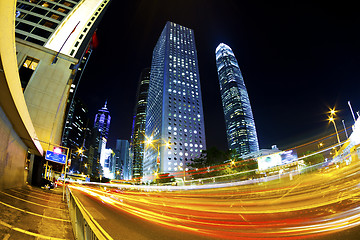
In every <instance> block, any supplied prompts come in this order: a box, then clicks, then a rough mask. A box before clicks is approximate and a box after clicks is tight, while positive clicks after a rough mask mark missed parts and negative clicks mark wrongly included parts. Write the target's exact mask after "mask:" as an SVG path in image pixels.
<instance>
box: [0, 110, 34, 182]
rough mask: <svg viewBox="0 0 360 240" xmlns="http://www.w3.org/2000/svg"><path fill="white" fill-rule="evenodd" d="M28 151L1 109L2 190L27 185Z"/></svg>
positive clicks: (0, 159)
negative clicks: (26, 165)
mask: <svg viewBox="0 0 360 240" xmlns="http://www.w3.org/2000/svg"><path fill="white" fill-rule="evenodd" d="M27 149H28V147H27V146H26V145H25V144H24V143H23V141H22V140H21V139H20V137H19V136H18V135H17V134H16V132H15V131H14V129H13V127H12V125H11V123H10V121H9V119H8V118H7V117H6V115H5V113H4V111H3V110H2V108H1V107H0V189H5V188H10V187H21V186H24V185H25V181H26V178H27V170H25V162H26V155H27Z"/></svg>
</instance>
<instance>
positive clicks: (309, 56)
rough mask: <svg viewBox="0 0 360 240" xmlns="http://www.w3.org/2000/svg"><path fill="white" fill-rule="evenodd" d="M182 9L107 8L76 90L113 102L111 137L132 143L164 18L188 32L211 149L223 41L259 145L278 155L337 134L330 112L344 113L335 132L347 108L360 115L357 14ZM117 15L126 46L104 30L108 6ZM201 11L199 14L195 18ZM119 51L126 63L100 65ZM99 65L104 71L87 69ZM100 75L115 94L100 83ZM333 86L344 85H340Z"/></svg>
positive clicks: (254, 7) (299, 7) (251, 6)
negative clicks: (142, 83)
mask: <svg viewBox="0 0 360 240" xmlns="http://www.w3.org/2000/svg"><path fill="white" fill-rule="evenodd" d="M187 3H188V7H185V6H186V4H183V5H180V4H176V3H167V2H162V1H160V2H159V3H158V4H153V5H151V4H150V3H146V2H142V1H138V2H134V3H126V4H120V3H116V2H112V3H111V4H112V5H111V6H112V7H111V8H109V9H108V12H109V14H106V15H105V16H104V18H103V22H102V23H101V24H100V25H99V28H98V37H99V47H98V49H96V50H95V52H94V54H93V56H92V58H91V59H90V62H89V68H88V69H87V71H85V73H84V79H86V81H87V82H86V86H85V85H82V86H81V84H80V87H79V91H80V92H83V93H85V92H86V91H88V90H89V89H92V88H101V91H99V95H98V96H94V95H91V97H90V96H88V97H87V96H85V98H86V101H87V102H88V103H89V105H96V101H97V100H98V101H102V100H103V99H105V98H115V100H114V101H115V102H111V104H114V106H111V109H116V111H115V112H114V113H113V119H114V121H115V122H117V123H118V124H116V125H117V126H114V125H113V126H112V129H111V134H113V137H112V138H111V139H115V138H117V137H120V138H123V139H129V138H130V134H131V124H132V110H133V108H134V102H135V92H136V90H135V89H136V84H137V79H138V75H139V73H140V72H141V69H143V68H144V67H147V66H149V65H150V62H151V51H152V49H153V47H154V46H155V43H156V40H157V37H158V36H156V33H158V32H160V31H161V28H162V26H163V24H164V23H165V22H166V21H168V20H173V21H174V22H178V23H179V24H181V25H184V26H189V27H190V28H193V29H194V31H195V33H196V36H195V37H196V44H197V46H196V47H197V48H198V54H199V56H198V57H199V72H200V76H201V81H202V88H203V89H202V90H203V101H204V117H205V128H206V129H211V131H207V132H209V134H207V143H208V144H207V145H208V147H211V146H217V147H219V148H220V149H223V150H225V149H226V148H227V146H226V145H227V144H226V134H225V122H224V117H223V114H222V106H221V97H220V93H218V92H219V91H218V89H219V85H218V80H217V73H216V64H215V61H214V49H215V48H216V46H217V45H218V44H219V43H220V42H226V43H227V44H229V46H231V47H232V49H233V50H234V54H235V56H237V59H238V62H239V66H240V68H241V70H242V74H243V76H244V79H246V86H247V90H248V92H249V95H250V96H251V99H252V101H251V104H252V110H253V114H254V119H255V124H256V128H257V133H258V139H259V145H260V148H270V146H271V145H273V144H277V145H278V147H279V148H283V147H288V146H289V145H292V146H294V144H296V143H297V142H299V141H300V142H304V141H306V140H308V139H309V138H312V137H314V136H318V135H324V134H326V133H329V132H333V129H332V126H331V125H329V124H328V122H327V120H326V119H327V116H326V112H327V111H328V108H330V107H331V108H333V107H334V106H336V107H337V109H339V110H341V111H340V112H338V114H339V119H338V125H339V129H341V122H340V121H341V119H345V123H346V125H347V126H350V124H352V123H353V121H352V120H351V113H350V111H349V109H348V106H347V101H348V100H350V101H351V102H352V105H353V108H354V110H355V111H358V109H359V99H358V97H357V94H356V91H355V89H356V88H357V87H358V84H359V83H358V81H356V77H357V76H358V75H359V70H358V69H357V67H356V66H357V63H358V57H357V56H358V55H359V52H360V50H359V47H358V46H357V43H356V42H357V40H359V34H358V33H357V32H356V31H355V26H356V23H357V22H358V17H356V16H357V15H356V14H355V12H354V11H353V10H352V9H349V8H348V7H345V6H340V7H339V6H335V5H331V4H328V5H327V6H325V7H324V6H320V5H316V4H311V5H306V4H294V3H287V4H285V5H280V4H270V3H253V2H251V1H249V2H246V1H245V2H243V3H237V2H234V1H225V2H224V4H222V5H217V4H215V3H214V2H212V1H210V2H206V8H202V6H203V4H205V3H204V2H201V1H199V2H196V3H190V2H187ZM228 6H231V8H228ZM120 8H122V9H123V11H124V14H123V15H122V16H121V19H120V20H121V21H120V22H121V26H122V31H123V32H125V33H126V34H127V38H122V39H119V38H114V37H113V34H112V33H111V31H110V30H109V27H108V26H109V23H110V22H112V21H114V9H117V10H119V9H120ZM185 9H189V10H186V11H187V14H186V16H185V15H184V14H182V13H183V12H184V11H185ZM200 9H201V11H202V12H201V14H197V13H198V11H200ZM154 13H156V14H154ZM224 16H226V18H225V17H224ZM234 29H236V30H234ZM116 46H127V47H126V48H125V49H124V48H123V49H122V56H126V57H124V58H123V59H118V61H114V62H107V63H106V64H105V63H104V61H103V59H116V54H115V53H116V51H113V50H111V49H114V47H116ZM135 49H136V50H135ZM101 59H102V60H101ZM123 60H126V61H123ZM119 65H121V66H124V68H123V69H124V70H123V71H121V72H120V71H118V70H117V69H118V66H119ZM97 67H99V68H103V69H107V71H106V72H95V71H93V70H92V69H96V68H97ZM99 78H102V79H104V81H108V82H109V85H111V84H114V87H112V88H111V89H109V88H108V87H107V85H106V84H104V85H102V86H98V85H96V79H99ZM113 79H117V80H116V81H117V82H119V83H121V86H120V85H118V84H117V83H115V82H114V81H113ZM339 79H341V84H338V83H337V81H338V80H339ZM84 82H85V80H84ZM350 85H351V86H352V87H351V88H350V87H347V86H350ZM95 86H96V87H95ZM105 87H107V88H105ZM119 93H121V94H119ZM81 95H82V96H84V94H81ZM115 96H116V97H115ZM90 98H91V99H90ZM116 98H118V99H116ZM97 104H100V103H97ZM97 107H100V106H97ZM90 111H91V110H90ZM112 141H114V140H112Z"/></svg>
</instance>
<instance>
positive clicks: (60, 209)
mask: <svg viewBox="0 0 360 240" xmlns="http://www.w3.org/2000/svg"><path fill="white" fill-rule="evenodd" d="M0 193H2V194H5V195H6V196H9V197H12V198H15V199H18V200H20V201H24V202H27V203H31V204H34V205H37V206H41V207H44V208H52V209H56V210H59V211H66V209H62V208H57V207H50V206H47V205H43V204H39V203H35V202H31V201H28V200H25V199H22V198H19V197H16V196H13V195H11V194H8V193H5V192H2V191H0Z"/></svg>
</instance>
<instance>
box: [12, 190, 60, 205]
mask: <svg viewBox="0 0 360 240" xmlns="http://www.w3.org/2000/svg"><path fill="white" fill-rule="evenodd" d="M9 190H10V191H12V192H16V193H19V194H21V195H25V196H28V197H32V198H36V199H40V200H44V198H40V197H35V196H33V195H27V194H26V193H23V192H20V191H16V190H14V189H9ZM42 196H43V195H42ZM47 201H48V202H53V203H59V201H52V200H47Z"/></svg>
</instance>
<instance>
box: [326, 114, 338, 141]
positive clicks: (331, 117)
mask: <svg viewBox="0 0 360 240" xmlns="http://www.w3.org/2000/svg"><path fill="white" fill-rule="evenodd" d="M328 120H329V121H330V122H332V123H333V124H334V128H335V132H336V137H337V140H338V143H340V138H339V134H338V131H337V128H336V124H335V119H334V117H333V116H330V117H329V119H328Z"/></svg>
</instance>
